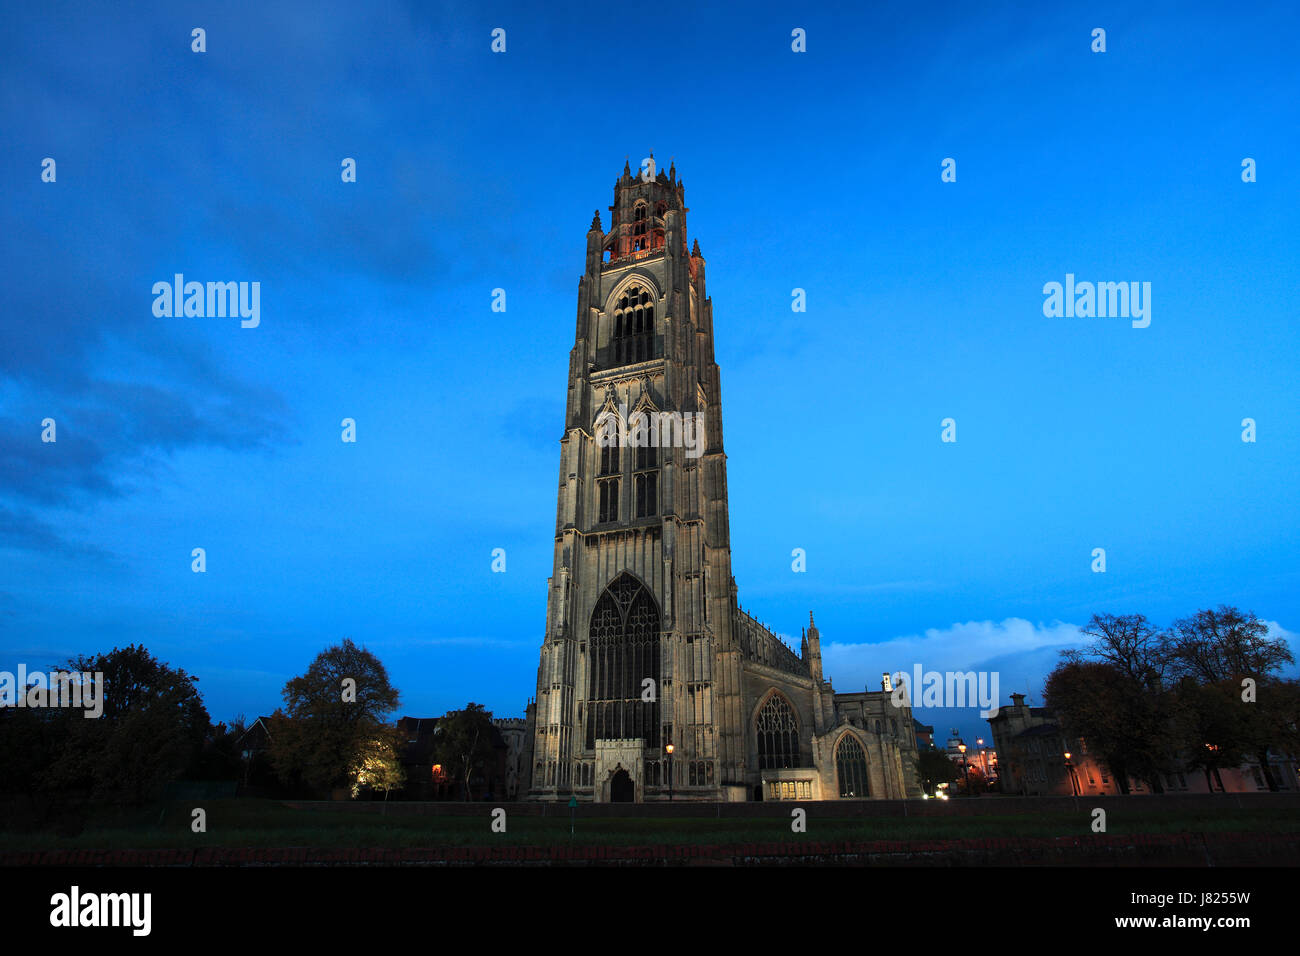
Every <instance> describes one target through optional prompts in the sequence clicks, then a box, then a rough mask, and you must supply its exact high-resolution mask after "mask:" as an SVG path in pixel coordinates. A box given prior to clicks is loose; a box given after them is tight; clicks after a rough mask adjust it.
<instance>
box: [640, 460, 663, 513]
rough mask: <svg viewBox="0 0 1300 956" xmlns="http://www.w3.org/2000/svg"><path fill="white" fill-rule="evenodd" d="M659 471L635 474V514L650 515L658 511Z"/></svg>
mask: <svg viewBox="0 0 1300 956" xmlns="http://www.w3.org/2000/svg"><path fill="white" fill-rule="evenodd" d="M658 506H659V473H658V472H655V471H647V472H645V473H644V474H639V475H637V476H636V516H637V517H638V518H648V517H652V516H654V515H655V514H657V513H658V510H659V508H658Z"/></svg>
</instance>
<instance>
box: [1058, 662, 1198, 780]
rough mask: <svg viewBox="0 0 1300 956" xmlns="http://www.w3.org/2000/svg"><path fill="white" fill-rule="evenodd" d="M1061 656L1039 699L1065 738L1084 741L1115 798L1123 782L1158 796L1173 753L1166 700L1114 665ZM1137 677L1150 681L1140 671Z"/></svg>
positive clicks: (1173, 740) (1144, 671)
mask: <svg viewBox="0 0 1300 956" xmlns="http://www.w3.org/2000/svg"><path fill="white" fill-rule="evenodd" d="M1063 656H1064V657H1065V660H1064V662H1063V663H1061V664H1060V665H1058V666H1057V668H1056V669H1055V670H1053V671H1052V673H1051V674H1049V675H1048V677H1047V685H1046V688H1045V694H1044V697H1045V702H1046V704H1047V707H1048V708H1049V709H1050V710H1051V711H1052V713H1053V714H1055V715H1056V718H1057V720H1058V722H1059V723H1060V726H1061V730H1062V731H1063V732H1064V734H1065V736H1066V738H1067V739H1075V738H1081V739H1083V740H1086V741H1087V743H1088V750H1089V752H1090V753H1092V754H1094V755H1096V756H1097V757H1098V758H1100V759H1101V760H1103V761H1104V762H1105V763H1106V764H1107V765H1108V766H1109V767H1110V769H1111V771H1112V772H1113V774H1114V775H1115V780H1116V783H1117V785H1118V786H1119V788H1120V792H1121V793H1128V780H1129V777H1137V778H1138V779H1141V780H1145V781H1147V783H1148V784H1149V785H1150V786H1151V789H1152V791H1153V792H1157V793H1158V792H1161V791H1162V790H1163V789H1164V788H1163V786H1162V785H1161V783H1160V774H1161V773H1162V772H1164V771H1167V770H1169V769H1170V767H1169V766H1168V763H1169V760H1170V757H1169V755H1170V754H1171V753H1172V752H1173V751H1174V750H1176V749H1177V746H1176V742H1177V741H1176V737H1175V735H1174V734H1173V732H1172V730H1171V726H1170V718H1171V711H1170V700H1169V697H1168V695H1167V694H1165V693H1163V692H1162V691H1160V690H1159V689H1158V688H1157V687H1153V686H1144V684H1143V683H1142V681H1141V680H1140V679H1139V678H1135V677H1133V676H1132V672H1130V671H1129V670H1128V669H1126V668H1124V667H1123V666H1121V665H1119V664H1116V663H1111V662H1109V661H1089V660H1081V659H1080V658H1079V656H1078V655H1077V654H1070V653H1069V652H1067V653H1066V654H1064V655H1063ZM1137 673H1141V674H1146V675H1148V676H1152V675H1151V672H1150V671H1148V670H1143V669H1142V668H1141V667H1139V668H1138V670H1137Z"/></svg>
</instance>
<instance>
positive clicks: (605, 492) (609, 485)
mask: <svg viewBox="0 0 1300 956" xmlns="http://www.w3.org/2000/svg"><path fill="white" fill-rule="evenodd" d="M618 484H619V479H617V478H605V479H603V480H601V481H598V482H596V486H597V488H598V494H599V497H600V509H599V511H600V518H599V520H600V521H602V522H604V521H617V520H618Z"/></svg>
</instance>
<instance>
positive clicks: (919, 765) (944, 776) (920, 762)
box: [916, 750, 961, 796]
mask: <svg viewBox="0 0 1300 956" xmlns="http://www.w3.org/2000/svg"><path fill="white" fill-rule="evenodd" d="M916 772H917V775H918V776H919V777H920V778H921V786H922V787H923V788H924V790H925V792H926V793H928V794H930V795H931V796H934V792H935V790H937V789H938V787H939V784H941V783H952V782H953V781H954V780H956V779H957V778H958V777H960V776H961V768H960V767H958V766H957V765H956V764H955V763H953V762H952V761H951V760H949V759H948V755H947V754H946V753H944V752H943V751H942V750H922V751H920V752H919V753H917V755H916Z"/></svg>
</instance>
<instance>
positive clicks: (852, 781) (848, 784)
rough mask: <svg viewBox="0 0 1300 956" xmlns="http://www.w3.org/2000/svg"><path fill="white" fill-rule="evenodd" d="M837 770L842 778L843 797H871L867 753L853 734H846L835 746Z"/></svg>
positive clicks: (841, 791) (840, 778)
mask: <svg viewBox="0 0 1300 956" xmlns="http://www.w3.org/2000/svg"><path fill="white" fill-rule="evenodd" d="M835 772H836V774H837V775H838V776H839V780H840V796H841V797H869V796H871V788H870V786H868V784H867V755H866V753H865V752H864V751H863V749H862V744H860V743H858V740H857V738H856V737H854V736H853V735H852V734H845V735H844V738H843V739H842V740H841V741H840V745H839V746H838V747H836V748H835Z"/></svg>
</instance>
